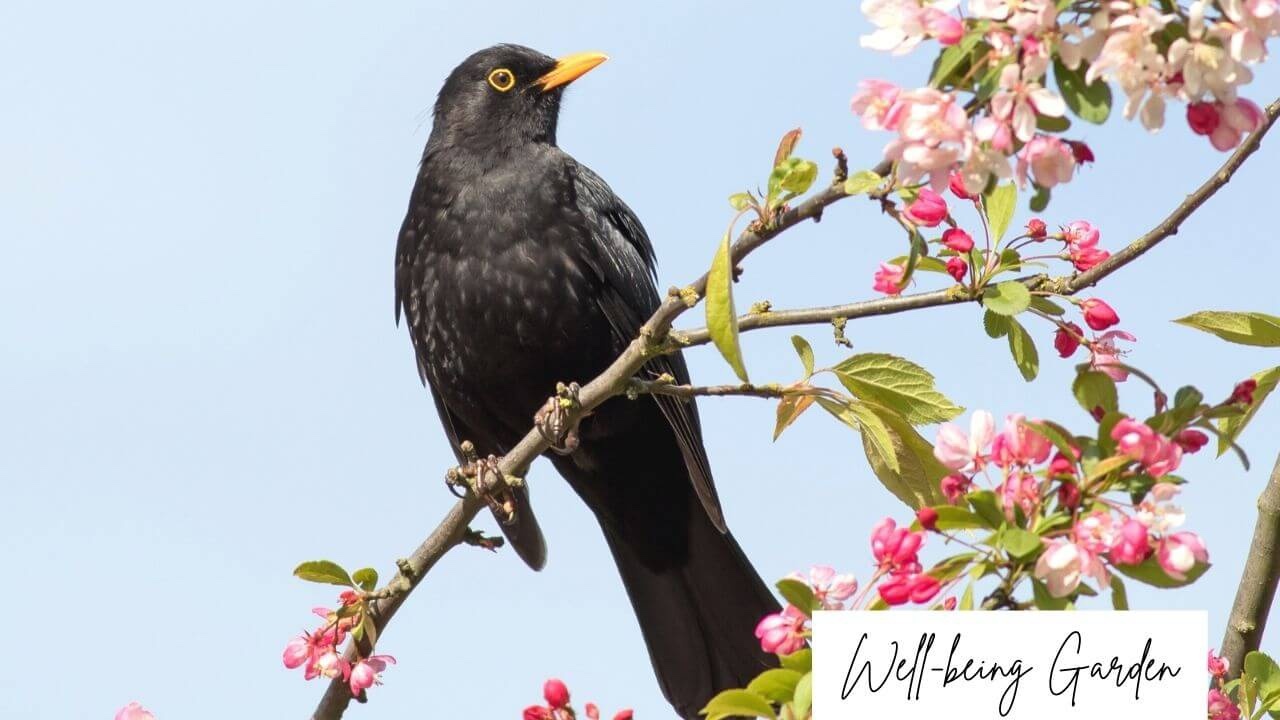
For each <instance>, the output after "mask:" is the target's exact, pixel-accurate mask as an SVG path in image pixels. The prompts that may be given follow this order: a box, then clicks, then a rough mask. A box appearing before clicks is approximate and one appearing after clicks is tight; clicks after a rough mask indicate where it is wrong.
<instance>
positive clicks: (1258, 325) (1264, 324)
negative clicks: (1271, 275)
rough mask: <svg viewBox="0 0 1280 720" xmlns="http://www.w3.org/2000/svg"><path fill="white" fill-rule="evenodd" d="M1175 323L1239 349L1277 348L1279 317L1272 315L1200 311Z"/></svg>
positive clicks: (1278, 343)
mask: <svg viewBox="0 0 1280 720" xmlns="http://www.w3.org/2000/svg"><path fill="white" fill-rule="evenodd" d="M1174 322H1176V323H1178V324H1179V325H1186V326H1187V327H1193V328H1195V329H1197V330H1203V331H1204V332H1207V333H1212V334H1214V335H1217V336H1218V337H1220V338H1222V339H1223V340H1226V341H1228V342H1233V343H1238V344H1240V345H1257V346H1260V347H1280V317H1276V316H1275V315H1268V314H1266V313H1260V312H1225V311H1217V310H1202V311H1200V312H1198V313H1192V314H1190V315H1188V316H1186V317H1184V318H1179V319H1177V320H1174Z"/></svg>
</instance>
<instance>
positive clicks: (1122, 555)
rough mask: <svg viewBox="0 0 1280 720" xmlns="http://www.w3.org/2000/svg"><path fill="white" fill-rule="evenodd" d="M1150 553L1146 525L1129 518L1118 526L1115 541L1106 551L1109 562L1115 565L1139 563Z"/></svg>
mask: <svg viewBox="0 0 1280 720" xmlns="http://www.w3.org/2000/svg"><path fill="white" fill-rule="evenodd" d="M1150 554H1151V543H1150V542H1148V539H1147V526H1146V525H1143V524H1142V523H1140V522H1138V521H1137V520H1134V519H1133V518H1129V519H1127V520H1125V521H1124V524H1123V525H1121V526H1120V532H1119V533H1118V534H1117V535H1116V541H1115V543H1113V544H1112V545H1111V550H1110V552H1108V553H1107V555H1108V557H1110V558H1111V562H1113V563H1115V564H1117V565H1140V564H1141V563H1142V561H1143V560H1146V559H1147V556H1148V555H1150Z"/></svg>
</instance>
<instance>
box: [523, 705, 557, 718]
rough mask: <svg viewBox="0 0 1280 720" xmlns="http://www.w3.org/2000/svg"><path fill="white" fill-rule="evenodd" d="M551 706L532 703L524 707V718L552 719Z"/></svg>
mask: <svg viewBox="0 0 1280 720" xmlns="http://www.w3.org/2000/svg"><path fill="white" fill-rule="evenodd" d="M551 718H552V715H551V708H547V707H543V706H541V705H530V706H529V707H527V708H525V709H524V720H551Z"/></svg>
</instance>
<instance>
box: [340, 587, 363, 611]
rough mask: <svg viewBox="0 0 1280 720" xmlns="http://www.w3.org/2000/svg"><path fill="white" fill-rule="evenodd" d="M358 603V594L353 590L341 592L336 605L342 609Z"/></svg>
mask: <svg viewBox="0 0 1280 720" xmlns="http://www.w3.org/2000/svg"><path fill="white" fill-rule="evenodd" d="M358 602H360V593H358V592H356V591H355V590H343V591H342V593H341V594H340V595H338V603H339V604H340V605H342V606H343V607H347V606H350V605H355V604H356V603H358Z"/></svg>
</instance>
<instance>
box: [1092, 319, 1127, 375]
mask: <svg viewBox="0 0 1280 720" xmlns="http://www.w3.org/2000/svg"><path fill="white" fill-rule="evenodd" d="M1137 339H1138V338H1136V337H1134V336H1133V335H1132V334H1131V333H1127V332H1125V331H1123V330H1109V331H1107V332H1105V333H1103V334H1101V335H1099V336H1097V337H1095V338H1094V339H1093V340H1092V341H1090V343H1089V353H1090V355H1089V366H1090V367H1091V368H1093V369H1094V370H1097V371H1099V372H1103V373H1106V374H1107V376H1108V377H1110V378H1111V379H1112V380H1114V381H1116V382H1124V381H1125V380H1128V379H1129V371H1128V370H1127V369H1125V368H1123V367H1121V366H1120V365H1118V364H1116V363H1119V362H1120V359H1121V357H1123V356H1124V354H1125V352H1127V351H1121V350H1120V349H1118V348H1117V347H1116V340H1128V341H1129V342H1136V341H1137Z"/></svg>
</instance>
